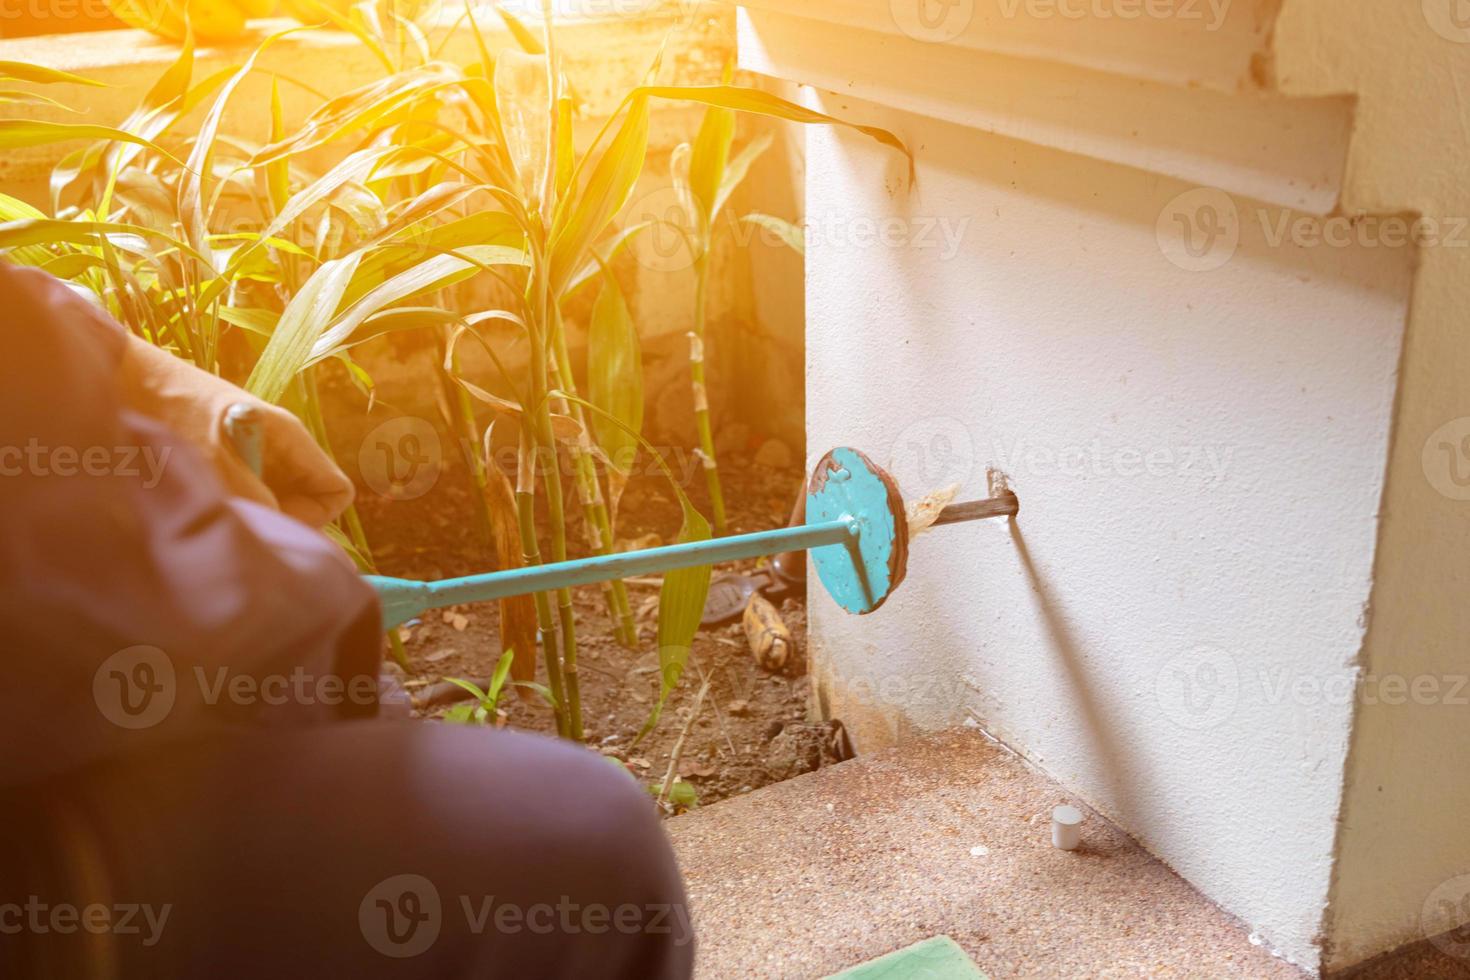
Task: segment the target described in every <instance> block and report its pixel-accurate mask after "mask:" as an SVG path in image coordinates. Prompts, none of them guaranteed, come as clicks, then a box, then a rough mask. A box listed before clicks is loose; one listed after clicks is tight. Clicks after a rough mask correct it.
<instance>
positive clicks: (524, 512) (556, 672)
mask: <svg viewBox="0 0 1470 980" xmlns="http://www.w3.org/2000/svg"><path fill="white" fill-rule="evenodd" d="M526 468H527V467H525V466H523V467H522V469H526ZM523 476H524V474H523ZM523 486H524V480H520V481H517V485H516V518H517V520H518V521H519V523H520V527H521V551H522V557H523V558H524V559H525V562H526V564H527V565H539V564H541V545H540V544H539V543H537V541H536V498H535V497H534V496H533V495H532V494H531V493H530V492H529V491H527V490H523V489H522V487H523ZM536 628H537V630H538V631H540V633H541V649H542V651H543V653H544V654H545V656H546V685H547V686H548V687H550V688H551V695H552V699H553V700H555V701H556V705H555V711H556V733H557V734H558V735H560V736H562V737H563V738H565V737H566V736H567V702H566V697H565V692H566V688H565V686H564V685H563V684H562V676H561V657H560V656H559V655H558V653H557V642H556V630H555V629H554V627H553V626H552V622H551V602H550V600H548V599H547V597H546V593H545V592H537V593H536Z"/></svg>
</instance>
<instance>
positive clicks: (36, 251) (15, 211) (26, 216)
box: [0, 194, 69, 278]
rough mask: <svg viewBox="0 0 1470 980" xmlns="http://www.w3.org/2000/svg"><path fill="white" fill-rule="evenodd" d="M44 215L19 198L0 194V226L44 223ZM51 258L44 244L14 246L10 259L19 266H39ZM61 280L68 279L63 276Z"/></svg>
mask: <svg viewBox="0 0 1470 980" xmlns="http://www.w3.org/2000/svg"><path fill="white" fill-rule="evenodd" d="M45 220H46V215H44V214H42V213H41V211H40V210H39V209H37V208H35V207H32V206H31V205H29V204H27V203H26V202H25V201H22V200H20V199H19V198H15V197H11V196H10V195H9V194H0V224H4V223H8V222H11V221H45ZM52 258H53V256H52V254H51V252H50V251H49V250H48V249H47V248H46V246H45V245H44V244H36V245H21V246H15V247H14V251H12V252H11V253H10V259H11V261H13V262H17V263H19V264H20V265H41V264H42V263H45V262H49V261H51V259H52ZM62 278H69V277H66V276H63V277H62Z"/></svg>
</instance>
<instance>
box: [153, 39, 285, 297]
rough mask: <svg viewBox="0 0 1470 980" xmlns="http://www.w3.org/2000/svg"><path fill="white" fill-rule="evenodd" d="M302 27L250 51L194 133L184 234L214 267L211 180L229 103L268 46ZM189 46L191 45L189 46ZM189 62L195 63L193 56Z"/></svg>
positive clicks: (184, 195) (183, 182) (182, 187)
mask: <svg viewBox="0 0 1470 980" xmlns="http://www.w3.org/2000/svg"><path fill="white" fill-rule="evenodd" d="M302 29H303V28H294V29H292V30H288V31H281V32H279V33H277V34H272V35H271V36H270V37H268V38H266V39H265V40H264V41H262V42H261V43H260V44H259V45H257V46H256V48H255V50H254V51H252V52H250V57H249V58H246V59H245V64H243V65H241V66H240V68H239V69H238V70H236V71H235V73H234V74H232V75H231V76H230V77H229V80H228V81H226V82H225V83H224V85H223V86H222V87H221V88H220V90H219V94H218V95H216V96H215V99H214V103H213V104H212V105H211V106H210V107H209V111H208V112H206V113H205V114H204V120H203V121H202V122H201V123H200V124H199V129H198V131H197V132H196V133H195V134H194V146H193V149H192V150H190V152H189V160H188V162H187V163H186V164H185V165H184V172H183V173H182V174H181V175H180V179H179V193H178V199H179V206H178V212H179V222H180V223H181V224H182V225H183V226H184V237H185V238H186V239H188V242H189V244H190V245H192V246H194V248H195V249H196V250H198V251H199V252H202V253H203V254H204V255H205V256H207V257H208V258H207V261H206V264H207V265H208V267H209V268H210V269H214V259H213V256H212V254H211V251H210V248H209V242H208V235H209V200H210V195H209V181H210V178H212V177H213V176H214V153H215V144H216V140H217V137H218V135H219V129H220V123H221V122H222V121H223V119H224V115H225V109H226V108H227V107H228V106H229V103H230V97H231V96H232V95H234V94H235V90H236V89H237V88H239V87H240V83H241V82H243V81H244V80H245V79H246V77H247V76H248V75H249V74H250V73H251V72H252V71H254V70H255V62H256V60H257V59H258V58H259V57H260V56H261V55H262V54H263V53H264V52H265V50H266V49H267V48H269V47H270V46H271V45H272V44H274V43H275V42H276V41H278V40H280V39H281V38H283V37H286V36H287V35H288V34H292V33H295V31H297V30H302ZM187 50H188V46H186V51H187ZM183 61H184V59H182V58H181V59H180V62H181V63H182V62H183ZM188 64H189V66H190V67H192V64H193V62H192V58H190V60H189V62H188Z"/></svg>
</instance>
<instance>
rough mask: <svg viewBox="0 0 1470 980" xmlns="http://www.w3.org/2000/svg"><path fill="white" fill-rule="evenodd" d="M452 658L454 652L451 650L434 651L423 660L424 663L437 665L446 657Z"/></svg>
mask: <svg viewBox="0 0 1470 980" xmlns="http://www.w3.org/2000/svg"><path fill="white" fill-rule="evenodd" d="M452 656H454V651H453V650H435V651H434V652H433V653H431V654H429V655H428V656H427V657H425V658H424V659H425V660H426V661H428V662H429V663H431V664H437V663H438V662H439V661H441V660H443V659H444V658H446V657H452Z"/></svg>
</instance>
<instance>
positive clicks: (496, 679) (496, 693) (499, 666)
mask: <svg viewBox="0 0 1470 980" xmlns="http://www.w3.org/2000/svg"><path fill="white" fill-rule="evenodd" d="M515 659H516V652H515V651H514V650H507V651H505V652H504V653H503V654H501V655H500V660H499V661H498V662H497V663H496V664H495V674H494V676H492V677H491V678H490V688H489V690H488V691H486V692H485V696H486V698H487V699H488V700H489V701H490V703H491V704H499V703H500V692H501V691H502V690H503V689H504V688H505V679H506V678H507V677H509V676H510V667H511V664H513V663H514V662H515Z"/></svg>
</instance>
